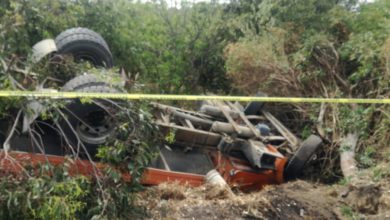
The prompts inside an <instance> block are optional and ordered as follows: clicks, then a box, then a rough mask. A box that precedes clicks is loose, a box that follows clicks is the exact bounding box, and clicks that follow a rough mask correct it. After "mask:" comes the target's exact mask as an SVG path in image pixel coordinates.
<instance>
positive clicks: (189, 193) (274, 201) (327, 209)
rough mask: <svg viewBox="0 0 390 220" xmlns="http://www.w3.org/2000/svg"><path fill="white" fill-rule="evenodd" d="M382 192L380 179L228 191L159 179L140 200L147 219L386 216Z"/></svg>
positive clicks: (389, 205)
mask: <svg viewBox="0 0 390 220" xmlns="http://www.w3.org/2000/svg"><path fill="white" fill-rule="evenodd" d="M386 182H387V181H386ZM385 188H386V189H390V188H389V187H387V186H386V187H385ZM385 191H386V190H384V185H383V184H382V185H381V184H379V185H378V184H368V185H367V184H365V185H362V186H358V187H356V186H354V187H349V186H340V185H334V186H328V185H322V184H314V183H309V182H305V181H300V180H299V181H294V182H289V183H286V184H282V185H278V186H269V187H267V188H265V189H264V190H262V191H260V192H255V193H249V194H243V193H237V192H236V193H235V195H230V194H229V193H226V191H225V192H223V191H215V190H213V189H210V187H208V186H203V187H199V188H189V187H185V186H180V185H177V184H163V185H160V186H158V187H151V188H148V189H147V190H146V191H145V192H143V193H141V194H140V198H141V199H140V202H139V205H141V206H143V207H147V212H148V214H149V215H148V216H147V217H146V218H147V219H289V220H291V219H390V215H389V213H388V211H386V210H390V197H389V194H390V190H387V194H386V192H385ZM382 194H383V195H382Z"/></svg>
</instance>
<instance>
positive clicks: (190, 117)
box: [0, 28, 322, 191]
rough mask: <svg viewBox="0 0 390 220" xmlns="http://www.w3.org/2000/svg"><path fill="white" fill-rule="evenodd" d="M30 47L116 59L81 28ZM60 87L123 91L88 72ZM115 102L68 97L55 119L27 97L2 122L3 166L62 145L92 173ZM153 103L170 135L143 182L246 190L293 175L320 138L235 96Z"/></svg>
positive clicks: (53, 155) (34, 160)
mask: <svg viewBox="0 0 390 220" xmlns="http://www.w3.org/2000/svg"><path fill="white" fill-rule="evenodd" d="M33 51H34V54H33V61H35V62H38V61H39V60H40V59H42V58H43V57H47V56H51V57H55V56H61V55H71V56H73V57H74V59H75V60H84V61H88V62H90V63H91V64H93V65H95V66H100V67H104V68H110V67H112V66H113V58H112V55H111V52H110V50H109V47H108V45H107V43H106V42H105V41H104V39H103V38H102V37H101V36H100V35H99V34H97V33H95V32H93V31H91V30H89V29H86V28H72V29H69V30H66V31H64V32H63V33H61V34H60V35H59V36H58V37H57V38H56V39H55V40H44V41H41V42H39V43H38V44H36V45H35V46H34V47H33ZM42 89H44V88H42ZM60 90H61V91H67V92H86V93H88V92H92V93H120V92H123V91H122V90H121V85H115V86H112V85H111V84H109V83H107V82H105V81H104V80H102V79H99V78H98V77H96V76H95V75H93V74H86V73H84V74H81V75H78V76H76V77H74V78H73V79H70V80H69V81H68V82H66V83H65V84H64V85H63V86H62V87H61V88H60ZM259 95H261V94H259ZM115 105H117V104H116V102H115V101H113V100H94V101H93V102H92V103H82V102H81V101H79V100H67V101H66V104H65V105H64V106H63V111H61V112H63V113H64V114H66V117H65V118H66V120H64V122H63V123H62V124H60V125H58V124H57V125H56V126H55V125H53V124H52V123H51V122H50V121H47V120H45V119H43V117H42V116H41V114H42V112H45V111H46V109H45V107H44V105H42V104H41V103H40V102H39V100H33V99H32V100H28V101H27V102H26V104H25V106H26V109H28V111H24V112H25V113H24V115H23V116H21V115H20V120H19V115H18V117H17V120H16V121H15V122H4V121H3V122H1V123H2V125H1V126H0V129H1V134H2V135H1V136H0V141H1V146H2V147H3V149H2V151H1V153H0V160H1V164H2V169H3V170H8V171H11V172H19V171H20V169H21V167H20V166H19V165H15V163H13V160H4V158H5V157H6V156H9V155H12V158H14V160H16V161H19V162H20V164H27V165H35V164H40V163H46V162H48V163H51V164H53V165H59V164H62V163H64V161H65V156H66V155H68V154H69V151H70V150H69V147H67V146H74V148H72V149H79V151H80V152H82V153H80V155H79V154H78V153H77V154H78V155H79V157H77V159H76V160H74V161H73V163H72V167H71V171H72V172H73V173H77V174H83V175H91V173H93V172H92V171H93V170H94V169H95V168H97V169H102V168H104V167H105V166H108V165H105V164H103V163H99V161H98V159H97V158H96V157H95V156H94V155H95V154H96V152H97V148H98V147H99V146H101V145H104V144H105V142H106V141H107V140H108V139H109V138H110V136H111V135H112V134H113V130H114V129H115V126H117V124H116V120H117V119H116V118H115V117H116V112H115V111H118V110H115V111H112V109H114V108H115ZM150 107H151V109H152V113H153V121H154V124H155V125H157V126H158V128H159V131H160V132H161V134H162V135H163V136H165V137H170V138H169V140H166V141H165V143H164V144H163V145H162V146H160V147H159V150H158V156H157V157H156V158H155V159H154V160H152V162H151V163H150V165H149V166H148V167H147V168H146V169H145V171H144V174H143V178H142V180H141V181H142V183H143V184H144V185H157V184H160V183H163V182H169V181H177V182H180V183H183V184H189V185H192V186H199V185H202V184H204V183H205V182H211V183H212V182H213V181H219V182H221V181H222V182H224V184H228V185H229V186H230V187H232V188H238V189H241V190H244V191H250V190H259V189H261V188H263V187H264V186H265V185H269V184H279V183H282V182H284V181H287V180H289V179H292V178H296V177H297V176H298V175H299V173H300V172H301V171H302V169H303V168H304V165H305V163H306V162H307V161H308V160H309V159H310V158H311V157H312V155H313V154H314V153H315V151H316V149H317V148H318V147H319V146H320V145H321V142H322V141H321V139H320V138H319V137H318V136H315V135H311V136H309V137H308V138H307V139H306V140H304V141H301V140H300V139H299V138H297V137H296V136H295V135H294V134H293V133H292V132H291V131H290V130H289V129H288V128H286V127H285V126H284V125H283V124H282V123H281V122H280V121H279V120H278V119H276V118H275V117H274V116H273V115H272V113H271V112H269V111H268V110H267V108H266V106H265V105H264V103H260V102H251V103H248V104H247V105H245V106H243V105H242V104H240V103H238V102H235V103H232V102H222V101H213V100H209V101H203V102H202V103H201V105H200V107H199V109H198V110H197V111H190V110H185V109H183V108H178V107H174V106H170V105H166V104H162V103H156V102H152V103H150ZM119 109H120V108H119ZM36 121H40V127H39V130H40V132H41V133H42V135H40V138H39V139H37V138H34V135H32V134H31V130H29V129H28V128H29V126H31V124H32V123H33V122H36ZM64 136H66V138H63V137H64ZM80 149H81V150H80ZM79 151H78V152H79ZM86 155H87V156H86ZM18 164H19V163H18ZM123 178H124V179H125V180H128V181H130V180H131V176H130V174H129V173H123Z"/></svg>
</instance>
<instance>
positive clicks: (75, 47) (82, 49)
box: [55, 27, 113, 68]
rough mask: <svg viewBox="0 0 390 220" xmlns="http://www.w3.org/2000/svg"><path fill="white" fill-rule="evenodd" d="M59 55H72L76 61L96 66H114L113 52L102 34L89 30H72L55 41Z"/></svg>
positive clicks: (60, 35)
mask: <svg viewBox="0 0 390 220" xmlns="http://www.w3.org/2000/svg"><path fill="white" fill-rule="evenodd" d="M55 42H56V45H57V49H58V53H59V54H71V55H73V57H74V59H75V60H76V61H80V60H85V61H89V62H91V63H92V64H93V65H95V66H101V67H106V68H110V67H112V66H113V58H112V54H111V51H110V49H109V47H108V45H107V43H106V41H105V40H104V39H103V37H102V36H100V34H98V33H96V32H94V31H92V30H89V29H87V28H80V27H78V28H71V29H68V30H66V31H64V32H62V33H60V34H59V35H58V36H57V37H56V39H55Z"/></svg>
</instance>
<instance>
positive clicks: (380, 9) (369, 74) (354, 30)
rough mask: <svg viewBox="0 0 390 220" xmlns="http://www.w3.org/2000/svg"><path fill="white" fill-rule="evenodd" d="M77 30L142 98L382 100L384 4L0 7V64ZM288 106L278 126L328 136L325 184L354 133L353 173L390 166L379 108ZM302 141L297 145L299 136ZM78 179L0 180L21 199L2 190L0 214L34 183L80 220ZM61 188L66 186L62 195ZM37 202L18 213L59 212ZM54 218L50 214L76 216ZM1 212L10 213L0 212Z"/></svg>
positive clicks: (321, 0)
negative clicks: (99, 44) (98, 44)
mask: <svg viewBox="0 0 390 220" xmlns="http://www.w3.org/2000/svg"><path fill="white" fill-rule="evenodd" d="M76 26H81V27H87V28H90V29H93V30H95V31H96V32H98V33H100V34H102V36H103V37H104V38H105V39H106V41H107V43H108V44H109V46H110V48H111V50H112V52H113V55H114V58H115V61H114V62H115V65H116V66H118V67H124V68H125V69H126V70H127V71H128V72H130V73H131V74H132V75H133V77H134V76H135V75H138V76H139V77H138V78H139V80H140V82H142V83H144V84H145V87H144V92H156V93H202V92H213V93H220V94H237V95H238V94H240V95H241V94H245V95H254V94H255V93H256V92H257V91H259V90H261V91H265V92H267V93H268V94H270V95H275V96H292V95H293V96H302V97H329V98H330V97H362V98H388V97H389V96H390V1H387V0H377V1H375V2H374V3H368V4H363V5H359V4H357V2H356V1H354V0H300V1H291V0H276V1H275V0H232V1H231V2H230V3H224V4H218V2H217V1H212V2H211V3H197V4H190V3H183V4H182V5H181V7H180V8H169V7H168V5H167V4H166V3H165V2H164V1H163V0H162V1H153V2H152V3H139V2H136V1H134V2H132V1H128V0H116V1H109V0H94V1H90V0H74V1H68V0H56V1H52V0H2V1H1V2H0V59H2V60H3V59H11V60H12V59H15V57H17V60H18V62H19V61H23V62H29V60H28V58H27V57H28V56H26V54H29V53H30V52H31V51H30V50H31V46H32V45H33V44H35V43H36V42H38V41H40V40H41V39H44V38H54V37H55V36H56V35H57V34H59V33H60V32H61V31H63V30H65V29H67V28H70V27H76ZM3 65H4V64H3V63H0V83H1V85H0V88H1V89H4V88H10V83H11V82H10V81H9V79H8V78H7V77H6V76H7V73H6V72H7V69H6V68H3V67H4V66H3ZM12 104H15V103H14V102H12ZM0 105H1V106H0V110H4V109H8V105H11V104H10V102H9V101H6V100H4V99H3V100H1V101H0ZM288 108H289V110H293V112H296V113H297V114H291V113H290V114H287V115H283V114H281V117H282V118H283V119H285V120H287V122H288V120H297V119H299V120H301V121H305V122H306V123H305V124H306V127H305V129H304V131H309V132H311V131H314V132H316V133H319V134H320V135H321V136H322V137H323V138H324V139H325V140H327V143H328V146H327V147H326V148H325V150H324V152H322V156H323V157H321V159H320V160H319V161H318V162H317V163H318V164H317V165H318V167H320V168H321V174H322V175H323V177H324V176H325V177H327V178H329V177H334V176H337V177H339V174H337V172H336V171H337V170H338V167H339V164H338V161H337V159H335V158H337V156H336V155H337V154H338V152H339V151H340V150H342V147H340V140H341V139H342V137H343V136H344V135H346V134H347V133H349V132H352V131H358V133H359V137H360V142H359V147H358V151H359V154H358V159H359V162H360V163H359V165H360V166H361V167H364V168H367V167H372V166H374V165H375V163H376V162H377V161H379V160H377V159H380V160H387V161H389V160H390V157H389V155H390V154H388V153H387V154H386V147H387V146H388V143H390V128H389V126H388V125H389V124H390V108H389V106H388V105H387V106H380V105H359V106H349V105H323V106H319V105H309V104H301V105H294V106H288ZM320 109H325V114H324V116H323V118H322V119H321V120H318V112H319V111H320ZM2 114H5V113H4V111H2V112H0V116H1V117H5V116H2ZM297 124H299V123H297ZM307 125H309V126H307ZM301 128H302V127H301ZM300 130H302V129H300ZM300 135H301V136H303V137H304V136H305V132H303V133H302V134H300ZM335 156H336V157H335ZM335 172H336V173H335ZM61 175H62V174H61ZM57 180H58V182H55V181H57ZM42 181H43V180H42ZM53 181H54V183H53ZM86 182H88V181H87V180H85V179H83V178H77V179H68V177H63V176H61V177H59V178H58V179H55V180H51V181H49V182H45V183H43V182H41V179H34V180H28V184H27V186H18V185H12V186H9V185H7V184H9V183H8V182H7V181H6V180H3V181H2V182H0V189H5V190H8V189H10V187H11V188H12V187H16V188H17V187H21V188H20V189H19V192H20V194H18V195H16V196H15V195H12V197H11V196H8V197H3V196H4V193H5V191H4V193H3V191H0V206H1V209H3V210H4V209H7V207H8V208H10V207H17V206H18V205H19V206H21V204H20V201H19V200H15V201H16V202H15V201H14V200H10V198H22V197H21V196H24V195H25V192H27V191H32V193H34V192H35V191H34V190H35V187H38V185H39V184H46V186H39V187H43V188H45V187H46V188H47V187H48V186H50V187H52V188H53V190H52V191H50V192H52V194H51V196H54V197H53V198H57V197H58V196H62V195H64V194H67V195H69V197H67V198H66V199H65V200H64V201H63V202H65V203H68V206H67V207H68V210H67V211H66V212H67V213H78V214H80V213H88V212H87V211H86V210H87V209H92V208H94V207H96V206H97V204H95V203H94V204H89V203H85V202H82V201H84V200H86V199H85V197H86V196H91V195H92V194H93V193H92V194H91V192H93V190H91V189H90V188H89V187H92V186H91V185H85V183H86ZM17 183H18V182H17ZM37 184H38V185H37ZM47 184H52V185H47ZM62 184H67V185H69V186H74V187H73V188H72V190H71V189H70V188H66V189H63V188H62ZM80 187H81V188H80ZM83 187H84V188H83ZM64 190H65V191H64ZM69 190H71V191H72V194H69V193H68V191H69ZM87 192H88V193H87ZM30 196H33V195H30ZM7 199H8V200H7ZM67 199H69V200H67ZM22 200H23V199H22ZM23 201H25V202H26V201H30V200H23ZM34 201H35V200H34ZM47 201H49V200H47ZM47 201H46V200H43V202H33V203H23V205H22V206H25V209H23V210H24V211H25V214H26V213H27V216H28V217H33V218H40V219H43V218H52V217H53V216H55V214H58V213H56V212H55V211H53V210H50V211H47V212H46V213H52V214H53V215H51V216H42V215H41V214H42V213H40V212H39V211H36V210H35V209H37V210H44V209H46V208H49V207H48V206H51V207H50V208H51V209H55V208H56V207H57V206H59V205H60V203H53V204H54V205H53V204H52V203H47ZM50 201H55V200H50ZM14 203H15V204H14ZM121 205H123V204H116V205H113V206H112V207H116V208H117V207H120V206H121ZM122 207H123V206H122ZM57 211H58V210H57ZM121 212H122V213H121V215H122V216H121V215H119V214H118V213H119V211H116V212H111V213H116V214H118V215H117V216H116V217H125V216H126V211H125V210H121ZM11 214H12V213H11ZM19 214H20V213H19ZM63 214H64V213H59V214H58V215H57V217H59V216H60V217H61V218H73V217H75V215H65V216H64V215H63ZM65 214H66V213H65ZM116 214H114V215H116ZM0 215H10V213H6V212H2V211H0ZM77 217H80V216H78V215H77Z"/></svg>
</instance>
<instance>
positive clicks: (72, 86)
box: [61, 74, 106, 92]
mask: <svg viewBox="0 0 390 220" xmlns="http://www.w3.org/2000/svg"><path fill="white" fill-rule="evenodd" d="M99 85H100V86H104V85H106V83H105V82H102V81H101V80H99V79H98V78H97V77H96V76H95V75H93V74H86V75H80V76H77V77H75V78H73V79H71V80H69V81H68V82H67V83H66V84H65V85H64V86H63V87H62V89H61V90H62V91H66V92H70V91H76V90H80V89H83V88H86V87H91V86H99Z"/></svg>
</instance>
